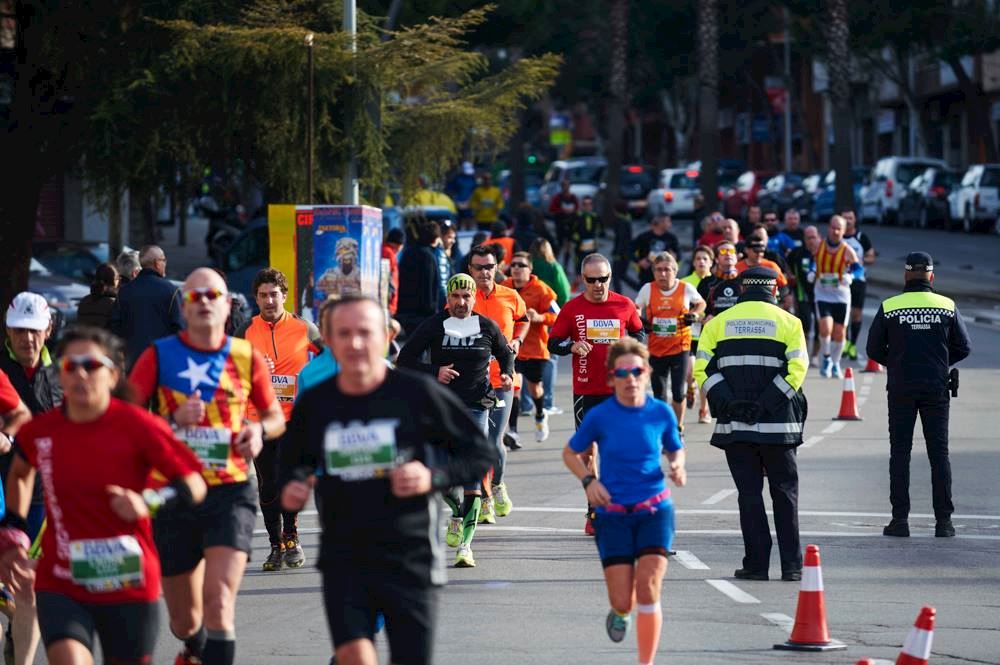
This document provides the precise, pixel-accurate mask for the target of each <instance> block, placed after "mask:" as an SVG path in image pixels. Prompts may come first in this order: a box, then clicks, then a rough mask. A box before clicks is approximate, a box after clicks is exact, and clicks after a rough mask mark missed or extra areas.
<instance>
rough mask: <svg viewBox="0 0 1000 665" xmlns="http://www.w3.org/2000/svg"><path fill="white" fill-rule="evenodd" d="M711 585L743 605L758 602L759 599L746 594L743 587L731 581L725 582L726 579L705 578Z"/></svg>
mask: <svg viewBox="0 0 1000 665" xmlns="http://www.w3.org/2000/svg"><path fill="white" fill-rule="evenodd" d="M705 581H706V582H708V583H709V584H711V585H712V586H713V587H715V588H716V589H718V590H719V591H721V592H722V593H723V594H725V595H727V596H729V598H730V599H731V600H734V601H736V602H737V603H743V604H745V605H752V604H755V603H757V604H759V603H760V601H759V600H757V599H756V598H754V597H753V596H751V595H750V594H748V593H747V592H746V591H744V590H743V589H741V588H739V587H738V586H736V585H735V584H733V583H732V582H727V581H726V580H705Z"/></svg>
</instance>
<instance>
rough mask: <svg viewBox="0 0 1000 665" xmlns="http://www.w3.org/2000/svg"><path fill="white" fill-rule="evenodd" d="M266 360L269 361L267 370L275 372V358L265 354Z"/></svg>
mask: <svg viewBox="0 0 1000 665" xmlns="http://www.w3.org/2000/svg"><path fill="white" fill-rule="evenodd" d="M264 360H266V361H267V371H268V372H270V373H271V374H274V359H273V358H271V356H269V355H267V354H266V353H265V354H264Z"/></svg>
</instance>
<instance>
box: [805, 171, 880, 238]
mask: <svg viewBox="0 0 1000 665" xmlns="http://www.w3.org/2000/svg"><path fill="white" fill-rule="evenodd" d="M870 173H871V168H870V167H867V166H853V167H851V176H852V177H853V182H852V183H851V189H852V190H853V191H854V206H853V207H854V209H855V210H858V208H859V207H860V206H861V188H862V186H863V185H864V182H865V179H866V178H867V177H868V175H869V174H870ZM836 199H837V172H836V171H834V170H833V169H830V170H829V171H827V172H826V175H824V176H823V181H822V182H821V183H820V187H819V190H818V191H817V192H816V194H815V195H814V196H813V208H812V220H813V222H815V223H817V224H825V223H827V222H828V221H829V220H830V218H831V217H833V215H834V213H836V212H837V211H836V210H835V209H834V208H835V207H836V205H835V204H836Z"/></svg>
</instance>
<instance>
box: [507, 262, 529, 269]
mask: <svg viewBox="0 0 1000 665" xmlns="http://www.w3.org/2000/svg"><path fill="white" fill-rule="evenodd" d="M510 267H511V268H530V267H531V266H529V265H528V264H527V263H511V264H510Z"/></svg>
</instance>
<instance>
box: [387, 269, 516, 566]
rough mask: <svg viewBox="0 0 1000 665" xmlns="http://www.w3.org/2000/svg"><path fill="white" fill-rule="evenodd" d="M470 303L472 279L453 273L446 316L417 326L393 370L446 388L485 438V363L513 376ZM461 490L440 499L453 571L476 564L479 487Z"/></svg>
mask: <svg viewBox="0 0 1000 665" xmlns="http://www.w3.org/2000/svg"><path fill="white" fill-rule="evenodd" d="M475 301H476V282H475V280H473V279H472V277H470V276H469V275H466V274H464V273H459V274H457V275H455V276H454V277H452V278H451V279H450V280H448V311H446V312H441V313H440V314H437V315H435V316H433V317H432V318H430V319H427V320H426V321H424V322H423V323H422V324H420V327H419V328H417V329H416V331H415V332H414V333H413V335H411V336H410V338H409V339H408V340H407V342H406V345H405V346H404V347H403V348H402V350H401V351H400V352H399V366H400V367H403V368H408V369H414V370H422V371H423V372H424V373H426V374H430V375H431V376H433V377H434V378H435V379H436V380H437V381H438V382H439V383H442V384H444V385H446V386H448V387H449V388H450V389H451V390H452V392H454V393H455V396H456V397H458V399H459V400H461V401H462V403H463V404H464V405H465V408H466V410H467V411H468V413H469V416H470V417H471V418H472V420H473V421H475V423H476V424H477V425H479V426H480V429H481V430H482V432H483V434H489V417H490V409H492V408H493V406H494V404H495V403H496V393H495V392H494V391H493V386H491V385H490V371H489V369H490V358H491V356H492V357H494V358H496V359H497V361H498V362H499V363H500V371H501V372H502V376H507V377H510V376H511V375H512V374H513V373H514V354H513V353H511V351H510V348H509V347H508V346H507V339H506V338H505V337H504V336H503V333H501V332H500V327H499V326H497V324H496V323H494V322H493V321H492V320H491V319H488V318H486V317H485V316H480V315H478V314H473V312H472V304H473V303H474V302H475ZM425 351H429V352H430V363H423V362H421V361H420V358H421V357H422V356H423V354H424V352H425ZM464 490H465V493H464V496H463V497H462V499H461V500H460V501H458V500H456V498H455V497H450V496H448V495H446V496H445V501H446V502H448V504H449V505H450V507H451V509H452V518H451V520H450V521H449V523H448V535H447V543H448V546H449V547H457V548H458V553H457V554H456V556H455V567H456V568H472V567H474V566H475V565H476V560H475V558H473V556H472V539H473V537H474V536H475V534H476V523H477V522H478V521H479V512H480V510H481V509H482V491H481V489H480V483H471V484H468V485H466V486H465V487H464Z"/></svg>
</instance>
